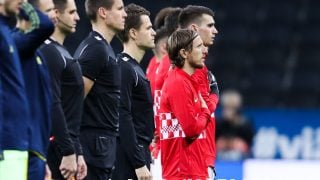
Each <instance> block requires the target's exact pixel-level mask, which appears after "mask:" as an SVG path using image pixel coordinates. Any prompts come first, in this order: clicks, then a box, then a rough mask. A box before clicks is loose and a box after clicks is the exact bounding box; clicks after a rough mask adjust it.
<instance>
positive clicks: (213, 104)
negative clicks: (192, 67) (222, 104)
mask: <svg viewBox="0 0 320 180" xmlns="http://www.w3.org/2000/svg"><path fill="white" fill-rule="evenodd" d="M192 77H193V78H194V79H195V81H196V82H197V83H198V87H199V90H200V94H201V96H202V98H203V99H204V101H205V102H206V103H207V106H208V108H209V110H210V112H211V113H213V112H215V110H216V108H217V105H218V102H219V97H218V96H217V95H216V94H214V93H211V94H210V87H209V80H208V69H207V68H206V67H203V68H202V69H197V70H196V73H194V75H193V76H192Z"/></svg>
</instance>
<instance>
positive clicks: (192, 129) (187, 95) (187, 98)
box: [169, 82, 210, 138]
mask: <svg viewBox="0 0 320 180" xmlns="http://www.w3.org/2000/svg"><path fill="white" fill-rule="evenodd" d="M171 92H172V96H170V98H169V101H170V106H171V108H172V112H173V114H175V116H176V118H177V119H178V121H179V123H180V125H181V127H182V129H183V131H184V133H185V135H186V137H188V138H196V137H198V136H199V135H200V133H201V132H202V131H203V130H204V129H205V128H206V126H207V123H208V122H209V120H210V112H209V110H208V109H207V108H201V111H200V112H197V110H196V109H197V108H195V101H200V99H199V97H194V96H193V92H192V87H190V86H189V85H188V84H187V83H185V82H180V83H179V84H176V87H175V88H172V91H171Z"/></svg>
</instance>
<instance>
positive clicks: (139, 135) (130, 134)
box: [113, 53, 154, 180]
mask: <svg viewBox="0 0 320 180" xmlns="http://www.w3.org/2000/svg"><path fill="white" fill-rule="evenodd" d="M118 59H119V61H120V66H121V76H122V79H121V103H120V119H119V120H120V124H119V138H118V139H117V144H118V146H117V160H116V165H115V172H114V174H113V179H117V180H127V179H137V176H136V173H135V169H137V168H140V167H143V166H144V165H146V166H147V167H148V168H149V169H150V163H151V155H150V150H149V145H150V143H151V141H152V139H153V132H154V120H153V109H152V108H153V101H152V95H151V88H150V83H149V81H148V80H147V78H146V76H145V74H144V72H143V70H142V69H141V67H140V65H139V64H138V62H137V61H136V60H135V59H133V58H132V57H131V56H129V55H128V54H126V53H121V54H119V56H118Z"/></svg>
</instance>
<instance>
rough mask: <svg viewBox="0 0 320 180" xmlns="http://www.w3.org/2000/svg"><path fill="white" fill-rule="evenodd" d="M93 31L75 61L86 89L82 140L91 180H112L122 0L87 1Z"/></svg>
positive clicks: (117, 116) (122, 21)
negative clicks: (116, 45) (115, 40)
mask: <svg viewBox="0 0 320 180" xmlns="http://www.w3.org/2000/svg"><path fill="white" fill-rule="evenodd" d="M85 8H86V13H87V16H88V17H89V19H90V21H91V24H92V29H93V31H92V32H90V33H89V35H88V36H87V37H86V38H85V39H84V40H83V41H82V43H81V44H80V45H79V47H78V48H77V50H76V52H75V55H74V57H75V58H77V59H79V62H80V65H81V69H82V75H83V80H84V87H85V96H86V97H85V101H84V110H83V117H82V125H81V135H80V140H81V143H82V145H83V150H84V156H85V160H86V162H87V165H88V175H87V179H88V180H106V179H109V178H111V177H110V176H111V171H112V167H113V165H114V162H115V154H116V136H117V135H118V129H119V103H120V81H121V79H120V66H119V63H118V61H117V59H116V56H115V54H114V51H113V49H112V47H111V46H110V44H109V43H110V41H111V40H112V39H113V37H114V36H115V35H116V33H118V32H119V31H120V30H123V29H124V23H125V17H126V13H125V11H124V5H123V2H122V0H100V1H97V0H86V2H85Z"/></svg>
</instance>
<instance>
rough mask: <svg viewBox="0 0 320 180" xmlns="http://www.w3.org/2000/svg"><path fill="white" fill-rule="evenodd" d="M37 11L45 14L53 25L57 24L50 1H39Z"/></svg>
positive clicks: (55, 14)
mask: <svg viewBox="0 0 320 180" xmlns="http://www.w3.org/2000/svg"><path fill="white" fill-rule="evenodd" d="M38 8H39V10H40V11H41V12H43V13H45V14H46V15H47V16H49V18H50V19H51V20H52V22H53V23H54V24H56V23H57V11H56V9H55V7H54V4H53V1H52V0H39V7H38Z"/></svg>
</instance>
